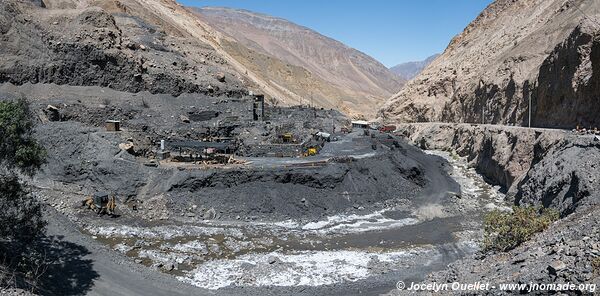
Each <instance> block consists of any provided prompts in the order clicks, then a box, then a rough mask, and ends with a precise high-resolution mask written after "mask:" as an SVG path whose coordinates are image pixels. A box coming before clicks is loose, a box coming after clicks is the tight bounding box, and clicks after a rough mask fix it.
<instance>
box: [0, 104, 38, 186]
mask: <svg viewBox="0 0 600 296" xmlns="http://www.w3.org/2000/svg"><path fill="white" fill-rule="evenodd" d="M31 117H32V116H31V112H30V111H29V104H28V103H27V101H25V100H19V101H0V165H3V166H5V167H8V168H11V169H13V168H16V169H18V170H20V171H21V172H22V173H25V174H27V175H30V176H31V175H33V174H34V173H35V172H36V171H37V169H39V168H40V167H41V166H42V164H44V161H45V158H46V150H45V149H44V148H43V147H42V146H40V145H39V144H38V143H37V142H36V140H35V138H34V137H33V122H32V121H31Z"/></svg>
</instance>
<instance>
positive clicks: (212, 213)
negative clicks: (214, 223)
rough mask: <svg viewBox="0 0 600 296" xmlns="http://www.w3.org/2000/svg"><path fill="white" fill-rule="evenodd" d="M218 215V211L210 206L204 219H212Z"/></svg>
mask: <svg viewBox="0 0 600 296" xmlns="http://www.w3.org/2000/svg"><path fill="white" fill-rule="evenodd" d="M216 217H217V212H216V211H215V209H214V208H210V209H209V210H208V211H206V212H205V213H204V220H212V219H215V218H216Z"/></svg>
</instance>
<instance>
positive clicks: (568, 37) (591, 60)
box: [380, 0, 600, 128]
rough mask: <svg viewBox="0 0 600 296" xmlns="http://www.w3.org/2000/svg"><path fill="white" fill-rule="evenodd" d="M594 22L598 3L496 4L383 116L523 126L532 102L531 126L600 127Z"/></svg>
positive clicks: (599, 56) (527, 0) (502, 0)
mask: <svg viewBox="0 0 600 296" xmlns="http://www.w3.org/2000/svg"><path fill="white" fill-rule="evenodd" d="M586 15H587V16H586ZM599 16H600V1H596V0H522V1H513V0H498V1H496V2H494V3H492V4H491V5H489V6H488V7H487V8H486V9H485V10H484V11H483V12H482V13H481V14H480V15H479V16H478V17H477V18H476V19H475V20H474V21H473V22H472V23H471V24H469V26H467V28H466V29H465V30H464V31H463V32H462V33H461V34H459V35H458V36H456V37H455V38H454V39H453V40H452V41H451V42H450V45H449V46H448V48H447V49H446V50H445V51H444V53H443V54H442V55H441V56H440V57H439V58H437V59H436V60H435V61H434V62H433V63H432V64H431V65H430V66H429V67H427V68H426V69H425V70H424V71H423V72H422V73H421V74H420V75H419V76H417V77H416V78H415V79H413V80H412V81H410V82H409V83H408V84H407V85H406V86H405V87H404V88H403V89H402V90H401V91H400V92H399V93H398V94H396V95H395V96H393V97H392V98H391V99H390V100H389V101H388V102H387V103H386V104H385V106H384V107H383V108H382V110H381V113H380V116H381V117H382V118H383V119H385V120H388V121H396V122H400V121H404V122H415V121H446V122H474V123H481V122H485V123H502V124H516V125H526V124H527V123H528V121H529V115H528V114H529V108H528V106H529V103H530V102H531V106H532V107H531V114H532V115H531V121H532V125H534V126H541V127H562V128H573V127H575V126H576V125H577V124H582V125H585V126H587V127H591V126H600V116H598V114H599V112H600V104H598V95H597V94H598V93H599V92H600V40H598V36H599V32H600V25H599V23H600V17H599Z"/></svg>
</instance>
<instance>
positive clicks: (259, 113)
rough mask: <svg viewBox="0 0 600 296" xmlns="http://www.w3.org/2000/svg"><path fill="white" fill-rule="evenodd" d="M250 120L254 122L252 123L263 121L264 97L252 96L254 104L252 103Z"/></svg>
mask: <svg viewBox="0 0 600 296" xmlns="http://www.w3.org/2000/svg"><path fill="white" fill-rule="evenodd" d="M252 120H254V121H263V120H265V96H264V95H256V96H254V102H253V103H252Z"/></svg>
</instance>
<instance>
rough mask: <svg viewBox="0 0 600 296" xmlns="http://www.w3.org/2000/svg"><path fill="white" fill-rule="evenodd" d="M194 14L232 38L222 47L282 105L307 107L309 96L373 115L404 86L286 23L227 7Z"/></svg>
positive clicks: (357, 56) (367, 60)
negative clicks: (274, 93) (271, 90)
mask: <svg viewBox="0 0 600 296" xmlns="http://www.w3.org/2000/svg"><path fill="white" fill-rule="evenodd" d="M196 11H197V13H198V15H199V18H200V19H202V20H203V21H205V22H207V23H208V24H210V26H211V27H213V28H215V29H216V30H218V31H219V32H221V33H223V34H224V35H226V36H228V37H230V38H229V39H226V40H224V41H223V42H220V45H221V46H222V47H223V48H224V49H225V50H226V51H227V52H229V53H230V54H231V55H232V56H233V57H235V58H236V59H237V60H239V61H240V62H241V63H242V64H243V65H245V66H246V67H248V68H250V69H252V70H253V71H254V72H255V73H257V74H258V75H259V76H260V77H261V78H262V80H264V81H267V82H268V84H269V85H270V86H271V87H273V88H276V89H278V90H280V91H281V92H282V93H283V95H284V97H282V98H280V99H281V100H282V101H284V102H286V101H291V102H293V103H305V104H306V103H310V101H309V100H311V97H312V100H313V102H314V103H316V104H319V105H322V106H326V107H334V108H337V109H341V110H345V111H346V112H348V113H354V114H358V113H360V114H364V115H367V116H371V115H373V114H374V111H375V110H377V108H378V107H379V106H380V105H381V104H382V103H383V100H385V99H386V98H387V97H389V96H390V95H391V94H392V93H394V92H396V91H398V90H399V89H400V88H401V87H402V85H403V83H404V80H403V79H402V78H399V77H396V76H395V75H394V74H393V73H392V72H391V71H389V70H388V69H387V68H386V67H385V66H383V65H382V64H381V63H379V62H377V61H376V60H375V59H373V58H371V57H370V56H368V55H366V54H364V53H362V52H359V51H357V50H355V49H353V48H350V47H348V46H346V45H344V44H342V43H340V42H338V41H335V40H333V39H330V38H328V37H325V36H323V35H321V34H319V33H317V32H314V31H312V30H310V29H308V28H305V27H302V26H299V25H296V24H294V23H291V22H289V21H286V20H283V19H280V18H275V17H271V16H268V15H263V14H258V13H253V12H250V11H244V10H234V9H227V8H216V7H210V8H203V9H197V10H196ZM231 39H233V40H231ZM240 48H241V49H240ZM261 69H267V70H266V71H260V70H261Z"/></svg>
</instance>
